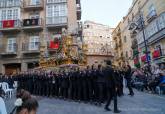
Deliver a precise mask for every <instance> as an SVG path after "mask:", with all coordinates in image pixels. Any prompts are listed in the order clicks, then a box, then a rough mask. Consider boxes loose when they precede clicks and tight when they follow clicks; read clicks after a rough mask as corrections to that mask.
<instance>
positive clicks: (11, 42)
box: [7, 38, 16, 52]
mask: <svg viewBox="0 0 165 114" xmlns="http://www.w3.org/2000/svg"><path fill="white" fill-rule="evenodd" d="M7 52H16V38H9V39H8V44H7Z"/></svg>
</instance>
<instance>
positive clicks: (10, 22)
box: [2, 20, 15, 28]
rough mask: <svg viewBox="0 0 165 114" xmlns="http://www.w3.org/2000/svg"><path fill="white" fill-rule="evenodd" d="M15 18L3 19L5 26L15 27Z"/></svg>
mask: <svg viewBox="0 0 165 114" xmlns="http://www.w3.org/2000/svg"><path fill="white" fill-rule="evenodd" d="M14 22H15V21H14V20H5V21H2V23H3V28H13V27H14Z"/></svg>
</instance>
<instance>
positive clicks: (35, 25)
mask: <svg viewBox="0 0 165 114" xmlns="http://www.w3.org/2000/svg"><path fill="white" fill-rule="evenodd" d="M0 14H1V15H0V37H1V38H0V46H1V47H0V63H1V64H0V73H7V74H11V73H13V72H19V71H27V70H28V69H31V68H34V67H36V66H38V65H39V59H40V47H41V46H43V45H46V49H47V53H48V55H49V56H53V55H54V53H56V51H57V49H56V47H54V48H52V47H53V46H52V42H53V41H54V40H56V39H58V40H60V39H61V37H62V31H63V30H67V33H68V34H71V35H72V36H73V37H74V42H75V43H77V39H81V38H80V37H81V34H82V33H81V32H82V30H81V22H80V20H81V3H80V0H0Z"/></svg>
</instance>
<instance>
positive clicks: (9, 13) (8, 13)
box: [7, 10, 12, 20]
mask: <svg viewBox="0 0 165 114" xmlns="http://www.w3.org/2000/svg"><path fill="white" fill-rule="evenodd" d="M7 19H8V20H10V19H12V10H8V11H7Z"/></svg>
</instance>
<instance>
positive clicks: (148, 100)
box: [6, 91, 165, 114]
mask: <svg viewBox="0 0 165 114" xmlns="http://www.w3.org/2000/svg"><path fill="white" fill-rule="evenodd" d="M126 93H127V91H126ZM38 100H39V105H40V107H39V110H38V114H113V113H112V112H106V111H105V110H104V109H103V106H102V107H98V106H95V105H91V104H84V103H77V102H68V101H63V100H56V99H48V98H39V99H38ZM13 101H14V100H10V101H6V102H7V107H8V110H11V107H12V106H11V104H12V102H13ZM119 108H120V110H122V113H121V114H165V96H157V95H152V94H148V93H141V92H138V91H136V94H135V96H134V97H130V96H127V95H125V96H124V97H122V98H119ZM111 109H113V107H111Z"/></svg>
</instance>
